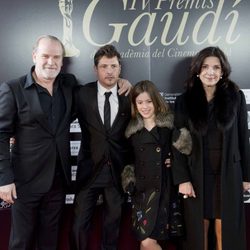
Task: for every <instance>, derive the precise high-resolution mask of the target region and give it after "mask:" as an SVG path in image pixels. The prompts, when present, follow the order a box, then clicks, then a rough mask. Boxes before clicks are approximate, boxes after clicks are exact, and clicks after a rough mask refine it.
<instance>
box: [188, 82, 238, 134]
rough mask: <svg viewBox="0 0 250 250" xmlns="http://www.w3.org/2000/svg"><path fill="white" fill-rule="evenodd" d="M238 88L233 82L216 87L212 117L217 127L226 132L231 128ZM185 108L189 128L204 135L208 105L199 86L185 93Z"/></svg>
mask: <svg viewBox="0 0 250 250" xmlns="http://www.w3.org/2000/svg"><path fill="white" fill-rule="evenodd" d="M237 97H238V88H237V86H236V85H235V84H234V83H233V82H229V83H228V84H227V85H225V84H222V85H220V86H218V87H217V89H216V92H215V96H214V100H213V102H214V115H215V120H216V123H217V126H218V128H219V129H221V130H226V129H228V128H229V127H231V126H232V123H233V121H234V118H235V115H236V110H237ZM186 98H187V99H186V100H187V108H188V113H189V117H190V121H191V124H190V125H191V128H192V129H193V130H194V131H196V132H198V133H202V134H203V133H205V132H206V130H207V123H208V122H207V121H208V105H207V100H206V96H205V91H204V89H203V87H202V86H201V84H197V85H195V86H194V87H193V88H192V89H190V90H188V91H187V92H186Z"/></svg>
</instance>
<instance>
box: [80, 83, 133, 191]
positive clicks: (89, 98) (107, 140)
mask: <svg viewBox="0 0 250 250" xmlns="http://www.w3.org/2000/svg"><path fill="white" fill-rule="evenodd" d="M118 101H119V109H118V113H117V115H116V118H115V120H114V122H113V124H112V127H111V129H110V131H109V132H106V131H105V127H104V125H103V122H102V119H101V116H100V114H99V110H98V102H97V82H92V83H88V84H86V85H84V86H79V88H78V89H77V90H76V93H75V104H76V116H77V117H78V119H79V123H80V126H81V130H82V140H81V148H80V151H79V158H78V170H77V183H78V184H77V186H78V188H87V187H88V185H89V184H90V183H91V182H92V181H93V180H94V179H95V177H96V176H97V175H98V173H99V172H100V170H101V168H102V166H103V164H104V163H105V160H107V158H106V157H107V155H108V157H110V160H111V170H112V176H113V178H114V181H115V185H116V186H117V187H118V188H119V189H120V190H122V189H121V172H122V170H123V168H124V166H125V165H126V164H129V163H130V162H131V150H130V147H129V143H128V140H127V139H126V138H125V129H126V127H127V125H128V123H129V120H130V113H131V112H130V101H129V97H127V96H125V95H118Z"/></svg>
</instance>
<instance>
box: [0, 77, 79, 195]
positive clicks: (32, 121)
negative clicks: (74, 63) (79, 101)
mask: <svg viewBox="0 0 250 250" xmlns="http://www.w3.org/2000/svg"><path fill="white" fill-rule="evenodd" d="M57 78H58V81H59V84H60V86H61V88H62V92H63V95H64V97H65V104H66V112H65V114H64V117H63V120H62V122H61V124H60V126H59V127H58V129H57V131H56V132H55V133H54V134H53V132H52V130H51V128H50V127H49V124H48V121H47V119H46V114H44V112H43V110H42V108H41V105H40V102H39V97H38V93H37V91H36V86H35V85H34V84H32V83H33V79H32V77H31V73H29V74H27V75H25V76H23V77H20V78H18V79H15V80H12V81H9V82H6V83H2V84H1V86H0V185H7V184H10V183H13V182H15V184H16V186H17V189H19V190H23V191H25V190H27V191H29V192H33V193H43V192H47V191H48V190H49V188H50V187H51V185H52V181H53V177H54V173H55V166H56V155H57V152H58V155H59V158H60V160H61V165H62V168H63V173H64V176H65V178H66V181H67V182H68V183H69V182H70V176H71V169H70V165H71V164H70V136H69V128H70V122H71V112H72V98H73V87H74V86H75V85H76V79H75V77H74V76H73V75H70V74H59V75H58V77H57ZM10 137H15V144H14V147H13V149H12V154H11V159H10V153H9V152H10V150H9V139H10Z"/></svg>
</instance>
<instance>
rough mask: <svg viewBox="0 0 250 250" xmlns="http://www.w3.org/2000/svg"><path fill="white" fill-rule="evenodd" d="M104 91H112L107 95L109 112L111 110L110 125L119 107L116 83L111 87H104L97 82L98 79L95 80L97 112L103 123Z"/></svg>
mask: <svg viewBox="0 0 250 250" xmlns="http://www.w3.org/2000/svg"><path fill="white" fill-rule="evenodd" d="M105 92H112V94H111V95H110V97H109V103H110V112H111V121H110V125H111V126H112V124H113V122H114V120H115V117H116V115H117V113H118V108H119V102H118V96H117V84H116V85H115V86H114V87H113V88H112V89H106V88H104V87H103V86H102V85H101V84H100V83H99V81H97V102H98V109H99V113H100V116H101V118H102V122H103V123H104V102H105Z"/></svg>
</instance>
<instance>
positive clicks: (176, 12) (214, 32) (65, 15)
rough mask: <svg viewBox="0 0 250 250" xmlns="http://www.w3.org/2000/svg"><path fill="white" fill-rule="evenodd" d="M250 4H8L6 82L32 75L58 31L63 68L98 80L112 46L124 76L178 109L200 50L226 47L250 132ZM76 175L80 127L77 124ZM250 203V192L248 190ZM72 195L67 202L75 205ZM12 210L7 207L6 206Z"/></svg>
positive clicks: (119, 0) (190, 0)
mask: <svg viewBox="0 0 250 250" xmlns="http://www.w3.org/2000/svg"><path fill="white" fill-rule="evenodd" d="M249 10H250V1H248V0H92V1H91V0H36V1H34V0H23V1H20V0H11V1H9V0H1V8H0V32H1V33H0V34H1V37H0V58H1V67H0V82H3V81H6V80H10V79H13V78H16V77H19V76H21V75H24V74H26V73H27V72H28V71H29V70H30V67H31V66H32V57H31V53H32V46H33V44H34V42H35V40H36V38H37V37H38V36H40V35H43V34H51V35H54V36H57V37H58V38H60V39H61V40H62V42H63V43H64V45H65V48H66V58H65V61H64V66H63V71H65V72H70V73H73V74H75V75H76V77H77V79H78V80H79V82H80V83H81V84H84V83H87V82H90V81H93V80H95V74H94V71H93V56H94V54H95V52H96V50H97V49H98V48H99V47H100V46H102V45H105V44H108V43H112V44H113V45H115V46H116V47H117V49H118V50H119V52H120V53H121V56H122V77H123V78H126V79H128V80H129V81H130V82H131V83H133V84H134V83H136V82H138V81H140V80H143V79H149V80H151V81H153V82H154V83H155V84H156V85H157V87H158V89H159V91H160V92H161V94H162V95H163V96H164V98H165V100H166V101H167V102H169V103H171V104H173V103H174V101H175V97H176V96H177V95H178V94H180V93H181V92H182V91H183V89H184V88H183V87H184V81H185V79H186V77H187V71H188V67H189V64H190V62H191V57H192V56H194V55H195V54H196V53H197V51H199V50H201V49H203V48H204V47H207V46H219V47H220V48H221V49H222V50H223V51H224V52H225V53H226V55H227V56H228V59H229V61H230V64H231V66H232V75H231V78H232V80H234V81H235V82H236V83H237V84H238V85H239V86H240V88H241V89H243V91H244V93H245V95H246V99H247V104H248V117H249V123H248V127H249V129H250V89H249V87H250V83H249V61H250V46H249V45H250V32H249V23H250V15H249ZM71 135H72V141H71V154H72V178H73V179H74V178H75V173H76V157H77V154H78V151H79V147H80V128H79V124H78V122H77V120H76V121H74V122H73V123H72V125H71ZM244 198H245V202H250V192H246V193H245V196H244ZM73 199H74V197H73V195H69V196H67V203H72V202H73ZM5 207H8V205H6V204H5V203H3V202H2V203H0V208H5Z"/></svg>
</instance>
